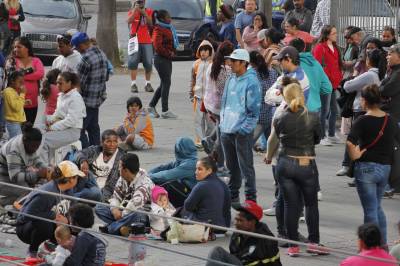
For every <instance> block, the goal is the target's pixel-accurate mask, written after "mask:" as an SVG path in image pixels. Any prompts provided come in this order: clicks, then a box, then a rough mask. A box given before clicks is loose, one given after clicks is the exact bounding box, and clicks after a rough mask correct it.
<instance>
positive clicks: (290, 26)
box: [283, 17, 314, 48]
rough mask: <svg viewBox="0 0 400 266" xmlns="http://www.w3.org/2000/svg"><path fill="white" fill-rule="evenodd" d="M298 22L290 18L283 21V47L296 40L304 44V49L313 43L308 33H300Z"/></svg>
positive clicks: (312, 38)
mask: <svg viewBox="0 0 400 266" xmlns="http://www.w3.org/2000/svg"><path fill="white" fill-rule="evenodd" d="M299 27H300V22H299V20H297V19H296V18H294V17H292V18H289V19H288V20H286V21H285V32H286V37H285V39H283V43H284V44H285V45H289V43H290V42H291V41H292V40H294V39H297V38H300V39H302V40H303V41H304V43H305V44H306V47H307V48H309V47H310V46H311V44H312V43H313V42H314V37H313V36H311V34H310V33H308V32H306V31H302V30H300V29H299Z"/></svg>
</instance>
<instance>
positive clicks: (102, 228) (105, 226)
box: [99, 225, 108, 234]
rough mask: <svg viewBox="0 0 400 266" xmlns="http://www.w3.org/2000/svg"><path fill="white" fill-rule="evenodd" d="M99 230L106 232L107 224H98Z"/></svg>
mask: <svg viewBox="0 0 400 266" xmlns="http://www.w3.org/2000/svg"><path fill="white" fill-rule="evenodd" d="M99 231H100V232H102V233H104V234H108V226H107V225H100V226H99Z"/></svg>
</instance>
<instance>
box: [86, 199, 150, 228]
mask: <svg viewBox="0 0 400 266" xmlns="http://www.w3.org/2000/svg"><path fill="white" fill-rule="evenodd" d="M94 211H95V213H96V215H97V216H98V217H99V218H100V220H102V221H103V222H105V223H106V224H107V225H108V226H107V229H108V233H110V234H112V235H120V232H119V229H120V228H121V227H122V226H129V225H131V224H133V223H143V224H144V225H146V226H147V225H148V217H147V215H145V214H141V213H137V212H132V213H129V214H127V215H125V216H123V217H122V218H121V219H119V220H118V221H117V220H115V218H114V216H113V215H112V213H111V209H110V207H107V206H103V205H96V208H95V209H94Z"/></svg>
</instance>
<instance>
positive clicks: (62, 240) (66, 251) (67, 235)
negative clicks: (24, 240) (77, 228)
mask: <svg viewBox="0 0 400 266" xmlns="http://www.w3.org/2000/svg"><path fill="white" fill-rule="evenodd" d="M54 236H55V238H56V240H57V243H58V245H57V247H56V250H55V251H54V252H53V253H51V254H49V255H47V256H45V261H46V262H47V263H48V264H50V265H53V266H62V265H63V264H64V262H65V260H66V259H67V258H68V257H69V256H70V255H71V251H72V248H73V246H74V243H75V236H73V235H72V234H71V230H70V229H69V227H68V226H65V225H59V226H57V228H56V230H55V232H54Z"/></svg>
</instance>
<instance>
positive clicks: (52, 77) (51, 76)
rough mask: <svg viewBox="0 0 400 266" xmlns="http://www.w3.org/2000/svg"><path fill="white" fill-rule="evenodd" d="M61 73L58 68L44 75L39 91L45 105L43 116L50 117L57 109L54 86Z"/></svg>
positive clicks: (56, 90) (56, 92) (56, 94)
mask: <svg viewBox="0 0 400 266" xmlns="http://www.w3.org/2000/svg"><path fill="white" fill-rule="evenodd" d="M60 73H61V71H60V70H59V69H58V68H55V69H52V70H50V71H49V72H47V74H46V78H45V80H44V81H43V88H42V89H41V90H40V96H41V97H42V100H43V101H44V102H45V103H46V107H45V109H44V114H45V115H46V116H47V115H52V114H54V111H55V110H56V107H57V98H58V93H59V91H58V88H57V85H56V82H57V77H58V75H59V74H60Z"/></svg>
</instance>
